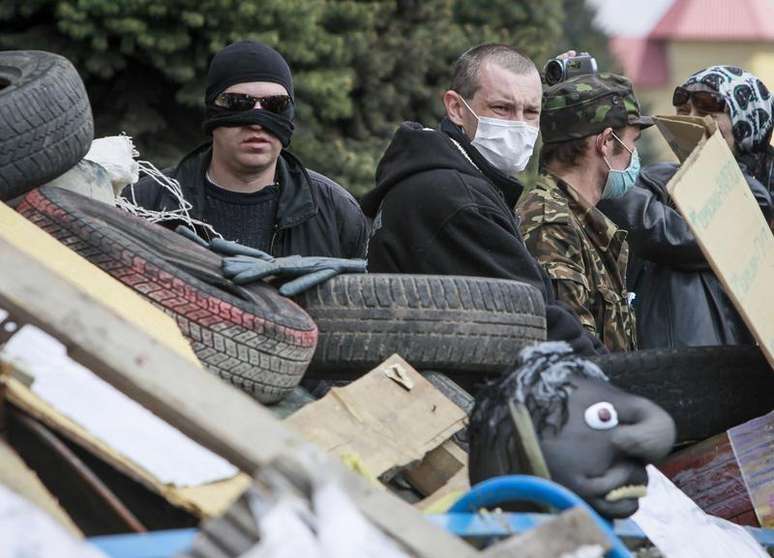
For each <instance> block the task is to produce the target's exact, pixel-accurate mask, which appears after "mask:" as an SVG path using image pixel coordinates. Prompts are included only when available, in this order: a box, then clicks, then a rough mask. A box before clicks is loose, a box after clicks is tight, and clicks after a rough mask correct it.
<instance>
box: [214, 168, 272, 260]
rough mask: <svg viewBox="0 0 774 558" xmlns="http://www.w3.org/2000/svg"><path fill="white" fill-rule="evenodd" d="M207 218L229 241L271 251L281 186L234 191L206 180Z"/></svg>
mask: <svg viewBox="0 0 774 558" xmlns="http://www.w3.org/2000/svg"><path fill="white" fill-rule="evenodd" d="M204 189H205V190H204V192H205V198H206V202H205V209H204V221H205V222H206V223H209V224H210V225H212V226H213V227H214V228H215V230H216V231H218V232H219V233H220V234H222V235H223V238H225V239H226V240H233V241H236V242H239V243H240V244H244V245H245V246H250V247H251V248H257V249H258V250H263V251H264V252H269V251H270V248H271V239H272V235H273V234H274V225H275V222H276V219H277V203H278V201H279V192H280V187H279V185H277V184H272V185H271V186H266V187H265V188H262V189H260V190H258V191H257V192H252V193H249V194H243V193H240V192H232V191H230V190H224V189H223V188H220V187H219V186H216V185H215V184H213V183H212V182H210V181H209V180H205V186H204Z"/></svg>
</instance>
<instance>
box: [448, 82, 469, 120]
mask: <svg viewBox="0 0 774 558" xmlns="http://www.w3.org/2000/svg"><path fill="white" fill-rule="evenodd" d="M443 104H444V107H446V115H447V116H448V117H449V120H451V121H452V122H454V123H455V124H456V125H457V126H463V125H464V124H465V111H466V110H467V108H466V107H465V105H464V104H463V102H462V98H461V97H460V94H459V93H457V92H456V91H452V90H451V89H449V90H448V91H447V92H446V93H444V94H443Z"/></svg>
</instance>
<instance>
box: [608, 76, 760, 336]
mask: <svg viewBox="0 0 774 558" xmlns="http://www.w3.org/2000/svg"><path fill="white" fill-rule="evenodd" d="M773 102H774V97H773V96H772V95H771V93H770V92H769V90H768V88H767V87H766V85H765V84H764V83H763V81H761V80H760V79H759V78H757V77H756V76H754V75H752V74H751V73H749V72H746V71H744V70H742V69H741V68H737V67H735V66H711V67H709V68H705V69H703V70H700V71H698V72H696V73H695V74H693V75H692V76H690V77H689V78H688V79H687V80H686V81H685V82H684V83H683V84H682V85H680V86H678V87H677V88H676V89H675V91H674V94H673V97H672V104H673V105H674V106H675V109H676V112H677V113H678V114H682V115H690V116H710V117H712V118H713V119H714V120H715V122H716V123H717V125H718V129H719V130H720V133H721V134H722V135H723V138H724V139H725V140H726V142H727V143H728V146H729V148H730V149H731V151H732V152H733V154H734V157H735V158H736V160H737V162H738V163H739V168H740V170H741V171H742V174H743V175H744V177H745V178H746V179H747V183H748V185H749V187H750V191H751V193H752V194H753V196H754V197H755V200H756V201H757V202H758V205H759V207H760V209H761V212H762V213H763V215H764V217H765V218H766V220H767V222H768V223H769V224H770V225H774V211H772V190H773V189H774V149H773V148H772V147H771V146H770V144H769V142H770V141H771V137H772V129H774V121H773V120H772V112H773V111H772V103H773ZM678 168H679V166H678V165H676V164H674V163H659V164H656V165H650V166H647V167H645V168H643V169H642V171H641V172H640V175H639V179H638V181H637V184H636V185H635V187H634V188H632V189H631V190H630V191H629V192H628V193H627V194H626V195H625V196H623V197H622V198H619V199H611V200H602V202H600V203H599V205H598V206H597V207H598V208H599V209H600V210H601V211H602V212H603V213H604V214H605V215H606V216H607V217H608V218H609V219H610V220H611V221H613V222H614V223H615V224H616V225H618V226H619V227H620V228H622V229H624V230H627V231H628V233H629V234H628V237H627V241H628V243H629V248H630V258H629V269H628V272H627V284H628V288H629V290H631V291H633V292H634V293H635V294H636V298H635V302H634V309H635V315H636V318H637V338H638V342H639V347H640V348H641V349H649V348H657V347H685V346H700V345H742V344H745V345H746V344H753V343H754V340H753V337H752V335H751V334H750V332H749V330H748V329H747V327H746V326H745V324H744V322H743V321H742V318H741V316H740V315H739V313H738V312H737V311H736V308H735V307H734V305H733V303H732V302H731V299H730V298H729V297H728V295H727V294H726V293H725V291H724V290H723V286H722V285H721V283H720V281H719V280H718V278H717V277H716V276H715V274H714V272H713V271H712V268H711V267H710V265H709V263H708V262H707V260H706V258H705V257H704V254H703V253H702V251H701V249H700V248H699V244H698V242H697V241H696V238H695V237H694V236H693V233H692V232H691V230H690V228H689V227H688V224H687V223H686V221H685V220H684V219H683V217H682V216H681V215H680V213H679V212H678V211H677V208H676V206H675V204H674V203H673V202H672V200H671V198H670V196H669V194H668V193H667V189H666V185H667V183H668V182H669V180H670V179H671V178H672V176H673V175H674V174H675V173H676V172H677V169H678Z"/></svg>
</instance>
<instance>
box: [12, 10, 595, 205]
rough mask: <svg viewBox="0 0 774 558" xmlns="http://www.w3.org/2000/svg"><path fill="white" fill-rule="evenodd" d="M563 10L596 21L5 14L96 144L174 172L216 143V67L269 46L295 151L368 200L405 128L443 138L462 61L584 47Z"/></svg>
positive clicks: (498, 14) (459, 13)
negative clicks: (52, 63)
mask: <svg viewBox="0 0 774 558" xmlns="http://www.w3.org/2000/svg"><path fill="white" fill-rule="evenodd" d="M565 5H572V6H571V7H572V8H573V9H574V10H576V11H577V9H578V6H580V7H581V8H582V9H583V10H585V9H586V8H585V6H583V4H582V0H576V1H572V0H521V1H516V0H363V1H357V0H243V1H239V0H170V1H167V2H158V1H157V0H67V1H61V0H60V1H55V0H4V1H3V2H0V26H2V27H3V29H4V32H3V33H2V34H1V35H0V48H2V49H8V48H14V49H40V50H48V51H53V52H58V53H60V54H63V55H64V56H66V57H67V58H69V59H70V60H71V61H72V62H73V63H74V64H75V65H76V67H77V68H78V69H79V71H80V72H81V74H82V76H83V78H84V81H85V82H86V85H87V88H88V91H89V96H90V99H91V102H92V107H93V111H94V114H95V118H96V128H97V130H96V133H97V135H98V136H100V135H112V134H116V133H118V132H120V131H126V133H128V134H129V135H131V136H133V137H134V138H135V141H136V143H137V144H138V146H139V148H140V151H141V153H142V156H143V157H144V158H146V159H149V160H151V161H153V162H155V163H157V164H159V165H169V164H172V163H174V162H175V161H176V160H177V159H178V158H179V157H180V156H181V155H182V154H183V153H184V152H185V151H187V150H189V149H191V148H192V147H193V146H195V145H197V144H198V143H200V142H202V141H204V140H206V137H205V136H204V135H203V134H202V132H201V130H200V123H201V118H202V115H203V110H202V109H203V107H202V100H203V96H204V87H205V78H206V73H207V66H208V64H209V60H210V58H211V56H212V55H213V53H215V52H217V51H218V50H220V49H221V48H223V47H224V46H225V45H227V44H229V43H231V42H233V41H236V40H241V39H255V40H259V41H264V42H266V43H268V44H271V45H273V46H274V47H275V48H277V50H279V51H280V52H281V53H282V54H283V55H284V56H285V57H286V59H287V60H288V63H289V64H290V67H291V68H292V70H293V73H294V79H295V85H296V96H297V115H298V117H297V133H296V134H295V135H294V138H293V144H292V146H291V149H292V150H293V151H294V152H295V153H296V154H297V155H299V156H300V157H301V159H302V160H303V161H304V162H305V164H306V165H307V166H309V167H311V168H314V169H315V170H319V171H321V172H323V173H325V174H327V175H329V176H331V177H332V178H334V179H336V180H338V181H339V182H340V183H342V184H343V185H344V186H346V187H348V188H349V189H350V190H352V191H353V192H355V193H356V194H361V193H363V192H364V191H366V190H367V189H369V188H370V187H371V185H372V183H373V176H374V170H375V168H376V164H377V162H378V160H379V158H380V157H381V154H382V152H383V150H384V148H385V147H386V145H387V143H388V141H389V139H390V137H391V135H392V133H393V132H394V130H395V128H396V127H397V125H398V124H399V123H400V122H401V121H403V120H417V121H420V122H423V123H424V124H426V125H429V126H434V125H435V123H436V122H437V120H438V118H439V117H440V116H441V115H442V112H443V107H442V105H441V94H442V93H443V91H444V90H445V88H446V87H447V85H448V82H449V79H450V70H451V65H452V63H453V62H454V60H455V59H456V57H457V56H458V55H459V54H460V53H462V52H463V51H464V50H466V49H468V48H470V47H471V46H474V45H476V44H480V43H483V42H490V41H498V42H506V43H510V44H514V45H516V46H518V47H520V48H521V49H522V50H524V52H525V53H526V54H528V55H529V56H531V57H532V58H533V59H534V60H536V61H537V63H538V66H542V64H543V62H544V61H545V59H546V58H548V57H549V56H551V55H553V54H556V53H557V50H558V49H557V47H556V45H558V44H561V39H562V37H563V36H564V33H565V31H564V29H565V27H564V26H565V24H566V23H572V24H573V25H574V27H573V29H576V31H577V33H576V34H575V35H573V37H576V36H577V37H582V36H583V33H582V30H583V25H585V23H581V24H580V26H578V25H575V24H576V23H577V18H576V19H571V18H574V17H575V16H574V15H573V14H570V13H568V16H567V18H565ZM584 13H586V14H587V15H588V11H586V12H584ZM584 21H585V20H584ZM579 40H580V39H579ZM600 48H601V47H600ZM595 50H596V46H595ZM595 54H599V53H598V52H595Z"/></svg>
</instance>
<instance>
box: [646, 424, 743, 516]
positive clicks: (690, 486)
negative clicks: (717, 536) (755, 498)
mask: <svg viewBox="0 0 774 558" xmlns="http://www.w3.org/2000/svg"><path fill="white" fill-rule="evenodd" d="M659 469H660V470H661V471H662V472H663V473H664V474H665V475H666V476H667V477H669V478H670V479H671V480H672V482H673V483H675V485H677V487H678V488H679V489H680V490H682V491H683V492H685V494H686V495H687V496H688V497H690V498H691V499H692V500H693V501H694V502H696V505H698V506H699V507H700V508H701V509H702V510H704V511H705V512H707V513H708V514H710V515H715V516H718V517H722V518H724V519H728V520H729V521H735V522H740V518H741V520H742V521H741V524H742V525H752V526H754V527H758V522H757V521H755V520H754V518H755V515H754V513H753V515H752V518H753V521H752V522H749V519H750V518H751V516H750V512H753V511H754V510H753V504H752V501H751V500H750V496H749V494H748V493H747V489H746V488H745V485H744V481H743V480H742V472H741V471H740V470H739V464H738V463H737V462H736V458H735V457H734V451H733V449H732V448H731V442H730V441H729V439H728V435H727V434H725V433H723V434H719V435H717V436H713V437H712V438H709V439H707V440H704V441H703V442H699V443H698V444H694V445H692V446H691V447H689V448H687V449H684V450H681V451H679V452H677V453H674V454H673V455H671V456H670V457H669V458H667V459H666V460H665V461H664V462H663V463H661V464H660V465H659Z"/></svg>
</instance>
